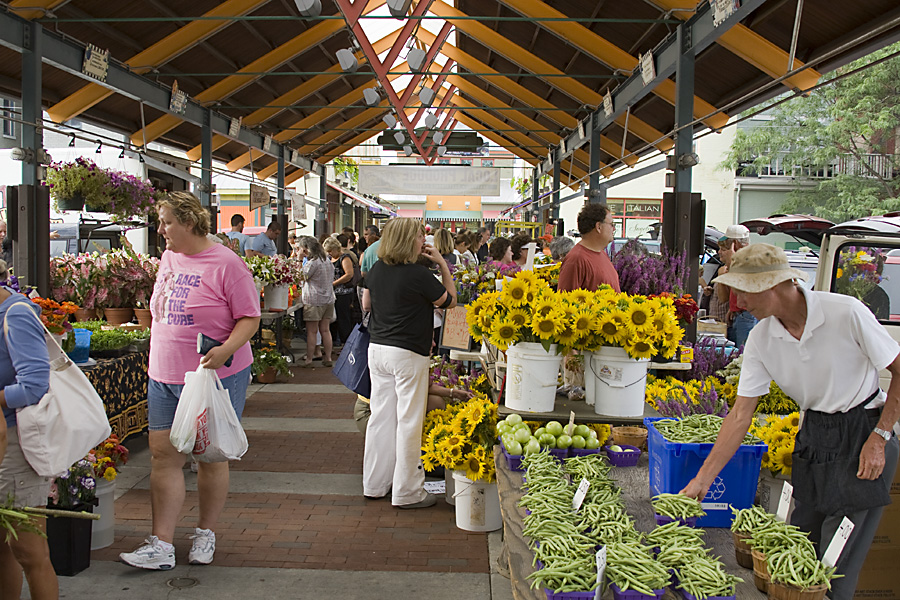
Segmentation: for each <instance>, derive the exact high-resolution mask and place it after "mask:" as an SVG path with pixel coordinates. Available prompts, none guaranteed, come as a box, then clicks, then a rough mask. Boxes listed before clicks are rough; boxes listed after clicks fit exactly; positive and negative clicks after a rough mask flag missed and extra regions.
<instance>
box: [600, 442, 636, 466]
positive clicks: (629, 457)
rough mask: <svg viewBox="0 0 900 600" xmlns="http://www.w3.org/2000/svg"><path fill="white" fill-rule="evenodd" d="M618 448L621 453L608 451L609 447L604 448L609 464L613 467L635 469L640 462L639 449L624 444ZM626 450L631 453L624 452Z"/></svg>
mask: <svg viewBox="0 0 900 600" xmlns="http://www.w3.org/2000/svg"><path fill="white" fill-rule="evenodd" d="M620 447H621V448H622V450H623V452H616V451H615V450H610V447H609V446H607V447H606V456H607V457H609V462H610V463H612V465H613V466H614V467H636V466H637V464H638V461H639V460H641V449H640V448H637V447H635V446H627V445H624V444H622V445H620ZM626 448H628V449H629V450H631V451H630V452H627V451H624V450H625V449H626Z"/></svg>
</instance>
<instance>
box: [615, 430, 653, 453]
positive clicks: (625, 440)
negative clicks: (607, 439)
mask: <svg viewBox="0 0 900 600" xmlns="http://www.w3.org/2000/svg"><path fill="white" fill-rule="evenodd" d="M612 438H613V442H615V443H616V444H618V445H619V446H622V445H626V446H634V447H635V448H640V449H641V450H646V449H647V430H646V429H644V428H643V427H626V426H620V427H613V428H612Z"/></svg>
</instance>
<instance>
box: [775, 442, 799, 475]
mask: <svg viewBox="0 0 900 600" xmlns="http://www.w3.org/2000/svg"><path fill="white" fill-rule="evenodd" d="M793 451H794V449H793V448H789V447H787V446H780V447H778V448H775V450H773V451H771V452H770V454H774V456H773V457H772V470H773V471H774V470H778V471H781V472H782V473H784V474H785V475H790V474H791V468H792V467H793V458H792V453H793Z"/></svg>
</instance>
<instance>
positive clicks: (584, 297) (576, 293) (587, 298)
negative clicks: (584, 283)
mask: <svg viewBox="0 0 900 600" xmlns="http://www.w3.org/2000/svg"><path fill="white" fill-rule="evenodd" d="M569 300H571V301H572V303H574V304H577V305H578V306H587V305H588V304H590V303H591V302H592V301H593V300H594V294H592V293H591V292H589V291H587V290H583V289H580V288H579V289H577V290H572V291H571V292H569Z"/></svg>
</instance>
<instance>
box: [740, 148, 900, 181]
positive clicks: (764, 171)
mask: <svg viewBox="0 0 900 600" xmlns="http://www.w3.org/2000/svg"><path fill="white" fill-rule="evenodd" d="M898 157H900V155H889V154H863V155H861V156H860V157H856V156H854V155H852V154H843V155H841V156H839V157H837V158H836V159H835V160H834V161H833V162H832V163H831V164H829V165H827V166H825V167H821V168H813V167H809V166H803V165H794V164H790V163H789V162H788V161H787V160H786V159H787V153H781V154H779V156H778V157H777V158H776V159H775V160H774V161H772V162H771V163H769V164H768V165H765V166H764V167H761V168H759V167H754V166H753V165H752V164H751V163H743V164H741V165H740V166H739V167H738V169H737V172H736V174H737V175H738V176H739V177H759V178H770V177H771V178H774V177H793V178H800V177H803V178H810V179H831V178H833V177H836V176H837V175H854V176H857V177H876V176H877V177H882V178H884V179H892V178H894V177H896V176H898V175H900V173H898V172H897V170H896V169H895V167H894V164H895V163H897V162H898V160H897V159H898Z"/></svg>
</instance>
